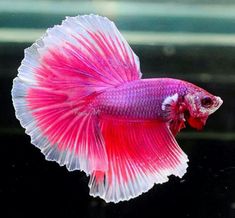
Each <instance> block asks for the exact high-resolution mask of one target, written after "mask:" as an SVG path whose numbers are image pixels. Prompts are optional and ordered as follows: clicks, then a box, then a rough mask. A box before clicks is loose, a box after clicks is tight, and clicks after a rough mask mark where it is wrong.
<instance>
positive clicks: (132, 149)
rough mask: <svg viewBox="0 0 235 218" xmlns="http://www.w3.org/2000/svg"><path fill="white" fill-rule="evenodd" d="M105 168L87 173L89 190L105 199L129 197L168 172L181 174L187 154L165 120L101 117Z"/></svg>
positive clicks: (161, 179)
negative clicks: (105, 158)
mask: <svg viewBox="0 0 235 218" xmlns="http://www.w3.org/2000/svg"><path fill="white" fill-rule="evenodd" d="M101 128H102V135H103V137H104V140H105V144H106V151H107V155H108V163H109V165H108V171H107V172H101V171H96V172H94V173H93V174H92V175H91V177H90V182H89V187H90V194H91V195H93V196H99V197H101V198H103V199H104V200H105V201H107V202H119V201H124V200H129V199H131V198H134V197H136V196H138V195H140V194H141V193H143V192H146V191H148V190H149V189H150V188H152V186H153V185H154V184H158V183H164V182H166V181H168V176H170V175H175V176H178V177H182V176H183V175H184V174H185V172H186V168H187V161H188V158H187V156H186V154H185V153H184V152H183V151H182V150H181V149H180V147H179V146H178V144H177V142H176V140H175V138H174V137H173V135H172V133H171V131H170V130H169V128H168V127H167V126H166V124H165V123H162V122H156V121H144V122H129V121H127V120H123V121H118V120H111V119H103V120H102V121H101Z"/></svg>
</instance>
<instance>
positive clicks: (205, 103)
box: [201, 97, 213, 107]
mask: <svg viewBox="0 0 235 218" xmlns="http://www.w3.org/2000/svg"><path fill="white" fill-rule="evenodd" d="M201 103H202V106H203V107H210V106H211V105H212V103H213V102H212V99H211V98H210V97H205V98H203V99H202V100H201Z"/></svg>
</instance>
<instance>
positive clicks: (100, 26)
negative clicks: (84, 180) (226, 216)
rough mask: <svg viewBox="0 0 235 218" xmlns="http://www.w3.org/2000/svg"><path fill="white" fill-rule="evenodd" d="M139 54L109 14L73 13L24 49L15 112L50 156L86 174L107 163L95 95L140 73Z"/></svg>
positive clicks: (15, 88)
mask: <svg viewBox="0 0 235 218" xmlns="http://www.w3.org/2000/svg"><path fill="white" fill-rule="evenodd" d="M139 68H140V67H139V60H138V57H137V56H136V55H135V54H134V52H133V51H132V50H131V48H130V47H129V45H128V43H127V42H126V41H125V39H124V38H123V37H122V36H121V34H120V33H119V31H118V30H117V28H116V26H115V25H114V23H113V22H111V21H109V20H108V19H107V18H104V17H100V16H96V15H89V16H77V17H69V18H66V20H65V21H63V23H62V25H59V26H54V27H53V28H51V29H48V30H47V32H46V34H45V35H44V36H43V37H42V38H41V39H39V40H38V41H36V42H35V43H34V44H33V45H32V46H31V47H30V48H28V49H26V50H25V58H24V60H23V61H22V64H21V66H20V68H19V74H18V77H17V78H16V79H14V83H13V89H12V98H13V104H14V107H15V110H16V116H17V118H18V119H19V120H20V123H21V125H22V126H23V127H24V128H26V133H27V134H29V135H30V136H31V141H32V144H34V145H35V146H37V147H38V148H40V149H41V151H42V153H44V154H45V156H46V159H48V160H54V161H57V162H58V163H59V164H60V165H66V166H67V168H68V169H69V170H76V169H80V170H83V171H85V172H86V173H87V174H91V173H92V172H93V171H106V170H107V167H108V160H107V152H106V148H105V144H104V139H103V137H102V135H101V131H100V128H99V126H98V122H97V117H96V109H95V108H93V106H92V102H93V99H94V98H95V97H96V96H97V95H98V94H99V93H101V92H103V91H105V90H106V89H108V88H110V87H114V86H117V85H119V84H122V83H124V82H127V81H131V80H136V79H139V78H140V77H141V73H140V69H139Z"/></svg>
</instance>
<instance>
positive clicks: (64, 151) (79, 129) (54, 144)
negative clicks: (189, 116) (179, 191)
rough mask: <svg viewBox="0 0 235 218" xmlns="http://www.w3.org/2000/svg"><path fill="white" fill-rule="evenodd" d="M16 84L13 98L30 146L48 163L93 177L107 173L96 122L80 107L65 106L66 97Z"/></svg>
mask: <svg viewBox="0 0 235 218" xmlns="http://www.w3.org/2000/svg"><path fill="white" fill-rule="evenodd" d="M32 87H33V86H31V85H29V84H27V83H25V81H22V80H21V79H19V78H16V79H15V80H14V85H13V90H12V96H13V103H14V106H15V109H16V116H17V118H18V119H19V120H20V123H21V125H22V126H23V127H24V128H26V133H27V134H28V135H30V136H31V142H32V144H34V145H35V146H36V147H38V148H40V150H41V151H42V153H43V154H44V155H45V156H46V159H47V160H53V161H57V162H58V163H59V164H60V165H66V167H67V168H68V169H69V170H76V169H80V170H83V171H85V172H86V173H87V174H90V173H91V172H92V171H93V170H106V169H107V155H106V151H105V147H104V143H103V139H102V136H101V133H100V129H99V127H98V122H97V118H96V116H95V115H94V114H92V113H90V112H89V111H85V110H83V111H82V109H81V111H79V109H80V107H79V104H77V105H71V103H70V102H66V100H65V99H66V95H64V94H61V93H59V92H54V91H52V90H49V89H48V90H47V89H43V88H39V87H37V88H32Z"/></svg>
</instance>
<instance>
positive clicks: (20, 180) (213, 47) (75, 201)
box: [0, 1, 235, 218]
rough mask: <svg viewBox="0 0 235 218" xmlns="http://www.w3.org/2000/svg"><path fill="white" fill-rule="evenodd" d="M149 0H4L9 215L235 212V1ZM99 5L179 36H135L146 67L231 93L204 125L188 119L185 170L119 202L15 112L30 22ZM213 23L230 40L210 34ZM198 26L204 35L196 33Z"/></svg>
mask: <svg viewBox="0 0 235 218" xmlns="http://www.w3.org/2000/svg"><path fill="white" fill-rule="evenodd" d="M182 2H183V3H182ZM98 3H99V6H97V5H98ZM145 3H146V5H147V6H148V3H147V2H145V1H142V3H141V4H142V5H138V4H137V3H135V2H134V1H132V3H128V2H127V3H126V2H116V4H115V10H114V9H113V8H114V6H112V7H111V8H112V9H113V11H112V10H111V11H110V10H108V9H107V7H108V2H104V3H100V2H99V1H89V2H88V3H87V2H86V3H84V2H75V1H58V2H55V1H43V2H42V1H35V2H33V1H15V2H14V1H12V2H11V5H12V7H11V5H10V2H9V1H0V138H1V141H0V145H1V147H0V148H1V156H0V157H1V158H0V162H1V164H0V166H1V168H2V169H1V171H0V173H1V174H0V196H1V197H2V201H1V202H2V203H0V217H79V218H80V217H82V218H83V217H84V218H85V217H88V218H90V217H91V218H107V217H111V218H122V217H157V218H161V217H179V218H186V217H191V218H234V217H235V122H234V121H235V117H234V112H235V99H234V97H235V74H234V70H235V43H234V40H235V25H234V24H235V16H234V15H235V9H234V10H233V8H235V5H234V4H235V2H233V1H226V2H223V1H217V2H216V5H215V4H213V2H212V1H207V2H206V4H204V3H205V2H204V3H203V2H199V3H200V4H199V3H198V4H196V3H197V2H196V3H195V1H191V2H190V4H189V2H188V4H189V5H190V6H189V5H185V1H177V3H175V2H173V3H171V4H170V7H169V5H168V4H167V5H165V4H160V3H158V2H155V1H152V3H151V4H152V5H150V6H148V7H146V8H145V9H143V10H147V9H148V10H149V12H148V11H142V10H141V8H140V6H143V4H145ZM186 3H187V2H186ZM225 3H226V4H225ZM227 3H229V5H228V4H227ZM158 4H160V5H158ZM208 4H209V6H208ZM218 4H220V5H219V6H218ZM13 6H14V7H13ZM65 6H66V7H65ZM153 7H155V8H156V12H155V10H153ZM226 8H227V9H228V10H227V12H225V11H224V10H225V9H226ZM102 10H103V11H102ZM198 11H199V12H200V13H199V14H198ZM90 12H93V13H99V14H101V15H106V16H109V17H110V18H111V19H113V20H114V21H115V22H116V24H117V26H118V27H119V28H120V30H121V31H123V32H124V33H126V32H127V33H134V35H135V36H139V35H141V34H140V31H141V33H144V34H145V35H144V36H148V34H150V35H151V34H152V33H154V34H156V35H154V36H157V34H158V33H159V34H161V33H167V34H170V35H172V36H177V37H178V41H177V40H176V41H174V40H172V41H169V40H168V39H167V38H166V39H165V41H164V40H163V41H161V40H160V41H159V40H155V38H153V41H151V40H150V39H148V37H142V38H140V40H137V41H135V40H134V39H133V38H131V37H127V39H128V40H129V41H130V43H131V46H132V48H133V50H134V51H135V52H136V54H137V55H138V56H139V58H140V61H141V69H142V72H143V75H144V77H174V78H179V79H185V80H188V81H190V82H193V83H195V84H197V85H199V86H201V87H203V88H205V89H206V90H208V91H210V92H211V93H214V94H215V95H218V96H220V97H221V98H222V99H223V100H224V104H223V105H222V107H221V109H220V110H218V111H217V112H216V113H215V114H213V115H211V117H210V118H209V120H208V123H207V125H206V127H205V129H204V130H203V131H202V132H196V131H194V130H192V129H190V128H187V129H186V130H184V131H183V132H182V133H180V134H179V136H178V137H177V141H178V142H179V144H180V145H181V147H182V149H183V150H184V151H185V152H186V153H187V155H188V157H189V160H190V162H189V168H188V172H187V173H186V175H185V176H184V177H183V178H182V179H179V178H176V177H173V176H172V177H170V181H169V182H168V183H165V184H162V185H155V186H154V188H152V189H151V190H150V191H148V192H147V193H145V194H143V195H141V196H139V197H137V198H135V199H133V200H130V201H128V202H121V203H118V204H113V203H109V204H107V203H105V202H104V201H103V200H101V199H99V198H93V197H90V196H89V190H88V186H87V183H88V178H87V177H86V176H85V174H84V173H83V172H79V171H77V172H68V171H67V170H66V169H65V167H59V165H58V164H56V163H54V162H48V161H45V159H44V156H43V155H42V154H41V153H40V151H39V150H38V149H37V148H35V147H34V146H32V145H31V144H30V138H29V136H27V135H26V134H25V133H24V130H23V129H22V128H21V126H20V124H19V122H18V121H17V120H16V118H15V115H14V108H13V106H12V101H11V95H10V92H11V86H12V80H13V78H14V77H15V76H16V75H17V68H18V67H19V65H20V62H21V60H22V59H23V55H24V54H23V50H24V48H26V47H28V46H30V45H31V44H32V42H33V40H35V39H36V38H35V39H34V36H33V35H30V34H29V33H32V32H27V31H28V30H31V31H36V32H37V30H39V31H40V30H42V32H43V31H45V29H46V28H47V27H49V26H53V25H54V24H59V23H60V22H61V20H62V19H64V16H65V15H76V14H78V13H80V14H84V13H90ZM128 12H131V14H129V13H128ZM232 12H234V13H232ZM177 13H178V15H177ZM191 13H192V14H191ZM209 15H210V16H209ZM22 30H23V31H22ZM12 31H13V32H12ZM22 32H23V33H26V34H22ZM27 33H28V34H27ZM208 33H210V34H211V35H210V36H212V37H214V36H216V37H217V38H219V39H220V40H221V42H220V43H219V41H218V40H217V41H216V42H212V41H211V42H210V40H208V37H207V35H206V34H208ZM177 34H182V35H177ZM185 34H186V35H185ZM190 34H193V36H195V37H196V39H195V40H191V41H190V42H187V39H188V37H191V36H192V35H190ZM198 34H201V35H198ZM219 34H222V35H219ZM39 36H40V35H39ZM127 36H128V34H127ZM181 36H182V37H181ZM198 36H200V37H202V40H201V41H200V42H199V41H197V39H198V38H197V37H198ZM227 36H229V37H233V36H234V40H232V39H233V38H231V40H227V38H226V37H227ZM204 37H205V38H204ZM169 39H170V38H169ZM184 39H185V40H184ZM209 39H210V37H209Z"/></svg>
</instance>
